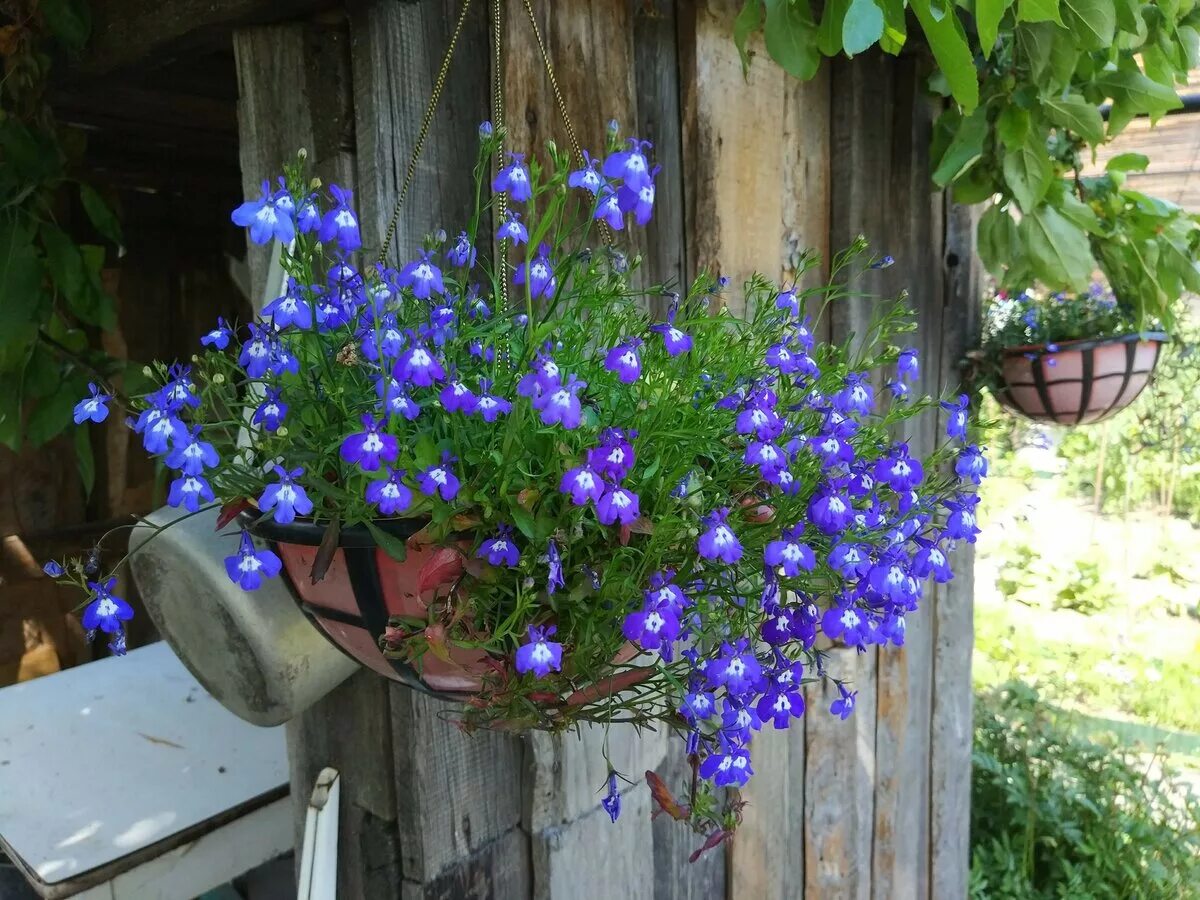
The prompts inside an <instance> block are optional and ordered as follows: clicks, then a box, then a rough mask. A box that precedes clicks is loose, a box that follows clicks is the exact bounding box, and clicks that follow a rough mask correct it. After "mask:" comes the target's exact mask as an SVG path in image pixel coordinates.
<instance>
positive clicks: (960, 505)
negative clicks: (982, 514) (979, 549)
mask: <svg viewBox="0 0 1200 900" xmlns="http://www.w3.org/2000/svg"><path fill="white" fill-rule="evenodd" d="M978 504H979V497H978V495H976V494H965V495H960V496H959V497H957V498H953V499H950V500H944V501H942V505H943V506H945V507H946V509H947V510H949V511H950V515H949V516H947V517H946V537H948V538H950V539H951V540H965V541H966V542H967V543H969V544H973V543H975V536H976V535H978V534H979V526H978V525H977V524H976V521H975V507H976V506H977V505H978Z"/></svg>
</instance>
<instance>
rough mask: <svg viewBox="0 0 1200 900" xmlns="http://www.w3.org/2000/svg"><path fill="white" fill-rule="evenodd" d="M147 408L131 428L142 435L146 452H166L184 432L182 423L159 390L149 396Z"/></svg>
mask: <svg viewBox="0 0 1200 900" xmlns="http://www.w3.org/2000/svg"><path fill="white" fill-rule="evenodd" d="M149 399H150V402H151V404H153V405H152V406H151V407H150V408H149V409H144V410H142V412H141V413H139V414H138V417H137V419H136V420H134V422H133V425H132V427H133V430H134V431H135V432H137V433H138V434H140V435H141V436H142V446H143V447H145V448H146V452H147V453H155V454H157V453H166V452H167V450H168V449H169V448H170V446H171V444H172V443H173V442H174V441H175V440H177V439H178V437H179V436H180V435H182V434H183V433H184V425H183V422H181V421H180V420H179V418H178V416H176V415H175V414H174V413H173V412H171V411H170V410H169V409H168V408H167V405H166V399H165V398H164V397H163V395H162V392H161V391H159V392H157V393H155V394H153V395H151V397H150V398H149Z"/></svg>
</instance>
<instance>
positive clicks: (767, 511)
mask: <svg viewBox="0 0 1200 900" xmlns="http://www.w3.org/2000/svg"><path fill="white" fill-rule="evenodd" d="M744 518H745V520H746V521H747V522H750V523H752V524H754V525H762V524H764V523H765V522H770V521H771V520H772V519H774V518H775V507H773V506H767V505H766V504H763V505H761V506H756V507H754V508H753V509H750V510H747V511H746V514H745V516H744Z"/></svg>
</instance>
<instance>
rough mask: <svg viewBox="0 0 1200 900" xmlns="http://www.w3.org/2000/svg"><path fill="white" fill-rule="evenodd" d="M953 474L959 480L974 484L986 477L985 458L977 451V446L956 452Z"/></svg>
mask: <svg viewBox="0 0 1200 900" xmlns="http://www.w3.org/2000/svg"><path fill="white" fill-rule="evenodd" d="M954 473H955V474H956V475H958V477H959V478H962V479H963V480H966V481H972V482H974V483H975V484H979V483H980V482H982V481H983V479H984V478H986V477H987V473H988V462H987V457H986V456H984V455H983V451H982V450H980V449H979V447H978V445H976V444H971V445H969V446H967V447H963V448H962V449H961V450H959V451H958V457H957V458H956V459H955V460H954Z"/></svg>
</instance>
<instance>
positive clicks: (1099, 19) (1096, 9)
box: [1062, 0, 1117, 50]
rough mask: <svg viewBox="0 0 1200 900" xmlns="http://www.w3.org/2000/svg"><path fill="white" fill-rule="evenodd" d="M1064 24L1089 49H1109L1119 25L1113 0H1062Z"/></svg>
mask: <svg viewBox="0 0 1200 900" xmlns="http://www.w3.org/2000/svg"><path fill="white" fill-rule="evenodd" d="M1062 15H1063V24H1064V25H1065V26H1066V27H1067V28H1069V29H1070V30H1071V33H1072V34H1075V35H1077V36H1078V37H1079V43H1080V44H1081V45H1082V46H1083V47H1084V49H1087V50H1107V49H1108V48H1109V47H1110V46H1111V45H1112V42H1113V33H1114V32H1115V31H1116V27H1117V10H1116V7H1115V6H1114V5H1113V0H1062Z"/></svg>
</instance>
